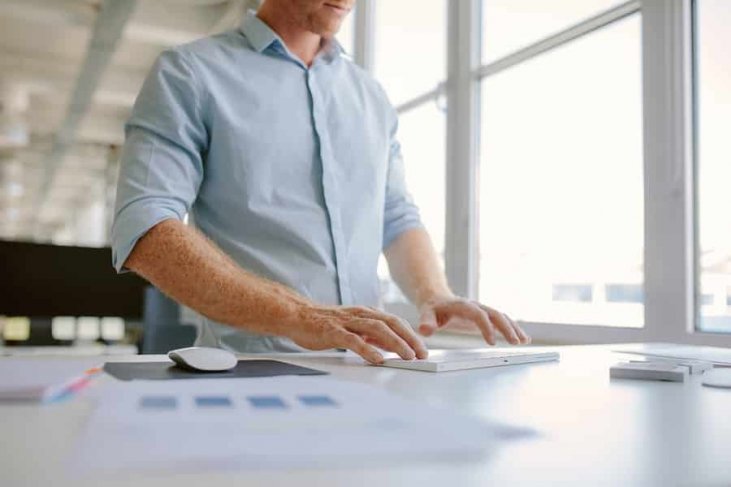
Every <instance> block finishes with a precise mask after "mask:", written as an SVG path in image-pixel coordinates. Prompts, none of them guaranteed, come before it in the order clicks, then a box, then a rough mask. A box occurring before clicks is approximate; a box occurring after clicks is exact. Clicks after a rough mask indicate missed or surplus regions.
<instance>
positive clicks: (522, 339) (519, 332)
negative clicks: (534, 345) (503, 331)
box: [503, 313, 530, 345]
mask: <svg viewBox="0 0 731 487" xmlns="http://www.w3.org/2000/svg"><path fill="white" fill-rule="evenodd" d="M503 316H504V317H505V319H507V320H508V322H509V323H510V326H511V327H513V330H514V331H515V335H516V336H517V337H518V342H519V343H518V344H519V345H527V344H529V343H530V337H529V336H528V334H527V333H526V332H524V331H523V329H522V328H521V327H520V325H518V323H517V322H516V321H515V320H514V319H512V318H511V317H510V316H508V315H507V314H505V313H503Z"/></svg>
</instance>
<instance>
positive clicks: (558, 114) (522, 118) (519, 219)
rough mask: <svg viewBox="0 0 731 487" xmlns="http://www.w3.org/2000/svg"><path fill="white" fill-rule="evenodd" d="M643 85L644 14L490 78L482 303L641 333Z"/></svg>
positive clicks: (485, 91)
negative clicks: (626, 327) (641, 33)
mask: <svg viewBox="0 0 731 487" xmlns="http://www.w3.org/2000/svg"><path fill="white" fill-rule="evenodd" d="M641 90H642V86H641V61H640V17H639V15H634V16H632V17H629V18H627V19H624V20H622V21H618V22H617V23H614V24H612V25H610V26H608V27H605V28H603V29H601V30H599V31H596V32H594V33H591V34H588V35H587V36H585V37H582V38H581V39H577V40H576V41H574V42H572V43H570V44H568V45H565V46H563V47H561V48H558V49H554V50H552V51H550V52H548V53H546V54H543V55H541V56H539V57H537V58H535V59H532V60H530V61H527V62H525V63H523V64H520V65H518V66H515V67H513V68H511V69H508V70H506V71H503V72H501V73H498V74H496V75H494V76H490V77H488V78H486V79H485V80H484V81H483V86H482V99H483V106H482V143H483V147H482V160H481V189H480V254H481V260H480V269H479V271H480V299H481V300H483V302H485V303H488V304H489V305H491V306H495V307H497V308H499V309H501V310H504V311H505V312H507V313H508V314H510V315H511V316H513V317H514V318H518V319H521V320H525V321H531V322H544V323H569V324H593V325H610V326H633V327H640V326H642V324H643V321H644V319H643V318H644V317H643V314H644V305H643V300H644V296H643V283H644V277H643V246H644V237H643V225H644V214H643V179H642V177H643V171H642V109H641V107H642V99H641Z"/></svg>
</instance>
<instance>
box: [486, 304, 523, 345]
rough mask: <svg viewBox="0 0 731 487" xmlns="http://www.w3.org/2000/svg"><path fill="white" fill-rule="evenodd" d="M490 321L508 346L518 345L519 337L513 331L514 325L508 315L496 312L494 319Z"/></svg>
mask: <svg viewBox="0 0 731 487" xmlns="http://www.w3.org/2000/svg"><path fill="white" fill-rule="evenodd" d="M492 321H493V323H495V326H496V327H497V328H498V330H500V333H502V334H503V336H504V337H505V339H506V340H507V341H508V342H509V343H510V344H512V345H520V337H519V336H518V333H517V332H516V331H515V323H513V320H511V319H510V318H509V317H508V315H506V314H505V313H500V312H496V313H495V319H493V320H492Z"/></svg>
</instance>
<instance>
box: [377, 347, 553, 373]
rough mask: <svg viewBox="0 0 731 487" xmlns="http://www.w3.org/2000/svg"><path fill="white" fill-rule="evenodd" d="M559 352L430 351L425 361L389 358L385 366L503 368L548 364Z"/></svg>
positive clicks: (441, 369)
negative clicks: (540, 363) (536, 363)
mask: <svg viewBox="0 0 731 487" xmlns="http://www.w3.org/2000/svg"><path fill="white" fill-rule="evenodd" d="M558 359H559V354H558V352H517V351H510V352H506V351H503V350H490V349H478V350H430V351H429V358H427V359H424V360H403V359H400V358H388V359H386V360H385V361H384V363H383V366H384V367H395V368H399V369H411V370H423V371H426V372H448V371H452V370H465V369H480V368H484V367H502V366H504V365H516V364H527V363H532V362H550V361H553V360H558Z"/></svg>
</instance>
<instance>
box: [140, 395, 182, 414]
mask: <svg viewBox="0 0 731 487" xmlns="http://www.w3.org/2000/svg"><path fill="white" fill-rule="evenodd" d="M140 407H141V408H142V409H154V410H158V411H159V410H165V409H168V410H169V409H175V408H177V407H178V400H177V399H176V398H175V397H174V396H142V398H141V399H140Z"/></svg>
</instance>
